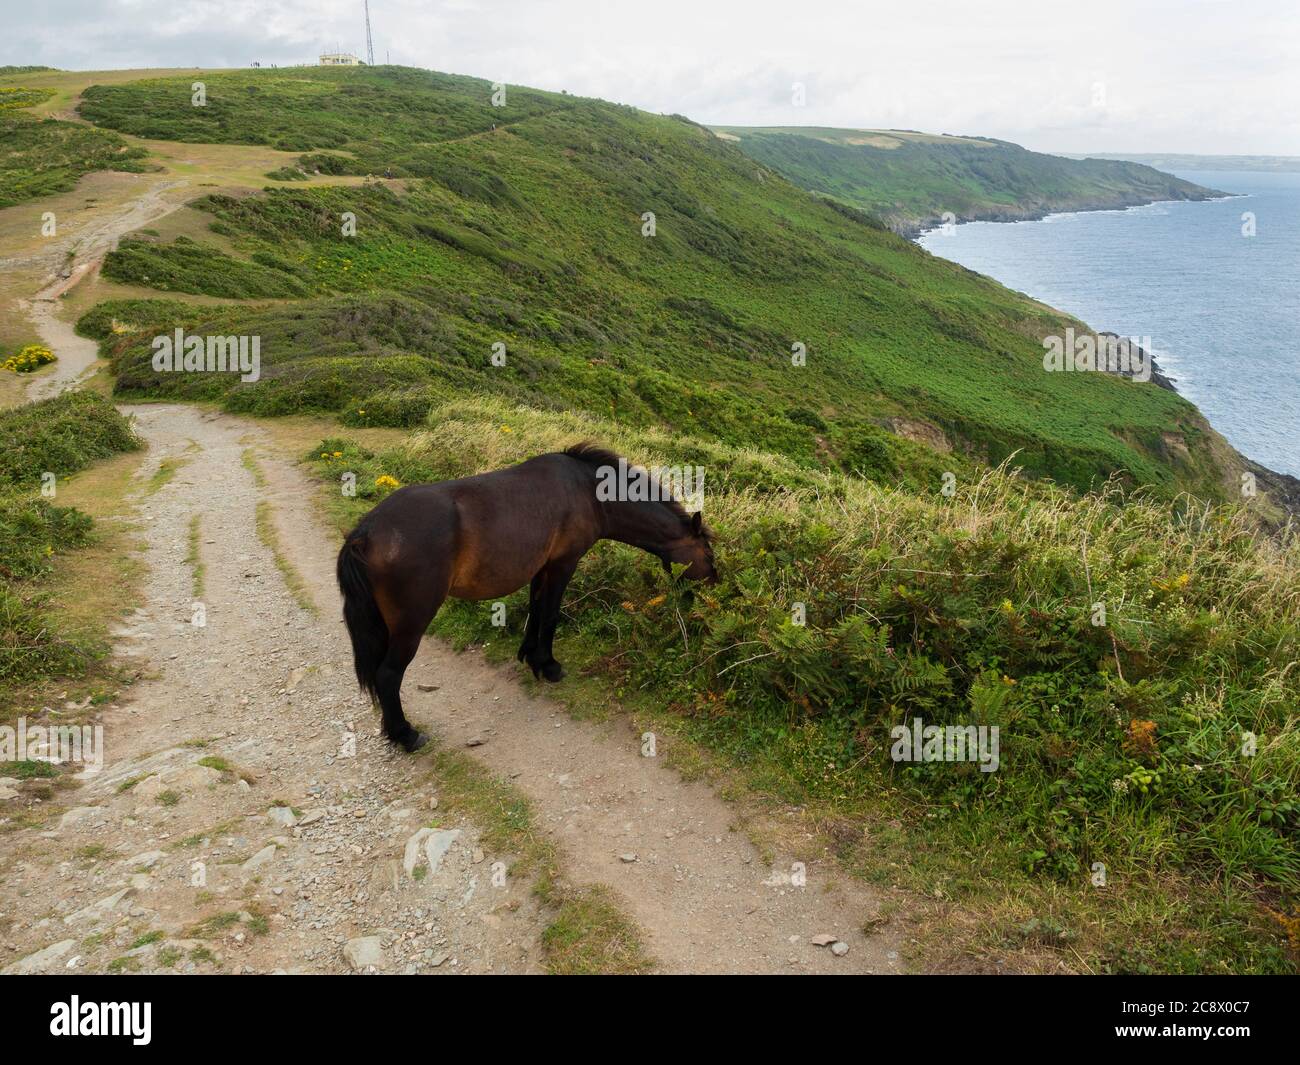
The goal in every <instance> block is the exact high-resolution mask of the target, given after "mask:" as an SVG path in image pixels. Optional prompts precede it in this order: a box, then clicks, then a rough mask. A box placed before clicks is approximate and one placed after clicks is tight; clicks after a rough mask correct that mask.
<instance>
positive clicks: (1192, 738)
mask: <svg viewBox="0 0 1300 1065" xmlns="http://www.w3.org/2000/svg"><path fill="white" fill-rule="evenodd" d="M583 436H597V437H599V438H600V439H601V440H602V441H604V442H607V443H610V444H611V445H613V446H615V447H616V448H619V449H621V450H623V451H624V452H626V453H628V454H629V455H630V456H631V457H632V458H634V459H635V460H638V461H642V462H646V463H660V464H663V465H673V464H681V463H683V462H690V463H699V464H701V465H703V466H705V468H706V471H707V481H706V504H705V514H706V518H707V519H708V521H709V522H710V523H711V524H712V525H713V526H714V527H715V528H716V530H717V532H718V543H717V559H718V568H719V570H720V572H721V575H722V580H721V582H720V583H719V584H718V585H717V586H716V587H711V588H702V587H686V586H681V585H675V584H673V583H671V582H669V581H667V580H666V579H665V577H664V575H663V573H662V570H661V568H660V566H659V564H658V562H657V561H656V560H654V559H652V558H650V557H649V556H645V555H642V554H640V553H639V552H635V551H632V550H631V549H627V548H624V547H622V546H621V545H612V544H602V545H599V546H598V547H597V548H596V549H595V550H594V551H593V552H592V553H591V555H589V556H588V559H587V560H586V561H585V562H584V563H583V565H582V566H581V567H580V568H579V571H578V575H577V577H575V579H574V582H573V584H572V586H571V590H570V592H569V594H568V595H567V597H566V608H565V610H566V616H565V618H564V622H563V628H562V630H561V632H562V636H566V637H572V640H571V642H569V643H568V644H567V646H568V647H570V648H572V647H578V646H581V647H583V648H585V649H587V650H586V652H585V653H586V654H587V660H588V662H589V668H591V669H594V670H597V671H599V672H603V673H608V674H611V675H613V676H616V677H617V678H618V679H619V680H620V682H621V683H622V684H623V686H624V687H627V688H631V689H636V690H645V691H653V692H654V693H655V697H656V700H657V701H662V702H663V703H664V704H665V705H668V706H671V707H673V708H674V709H675V710H676V711H677V712H678V713H680V714H682V715H686V716H688V717H689V718H690V719H691V720H692V721H693V722H694V725H695V727H696V728H697V729H699V730H700V731H701V732H702V733H703V734H705V735H708V736H710V737H711V739H712V741H713V742H714V743H716V744H717V745H718V746H720V747H722V748H725V749H727V750H728V751H729V752H730V753H731V754H733V755H734V756H735V757H736V758H738V759H740V760H741V761H742V762H744V761H746V760H754V759H760V758H763V757H766V756H768V754H769V753H770V752H772V751H782V752H784V753H785V756H786V757H788V758H790V759H791V766H790V768H791V771H792V772H793V773H794V774H795V775H796V777H797V779H798V780H799V782H800V785H801V786H802V787H803V788H804V789H806V793H807V794H808V795H809V796H813V797H822V798H845V797H848V798H861V797H863V796H868V795H871V794H873V793H875V792H878V791H881V790H884V789H891V790H894V789H897V790H899V791H901V794H902V796H903V798H904V804H903V805H904V806H905V807H908V806H910V807H912V808H914V809H918V810H923V811H925V814H924V816H926V817H927V818H930V819H932V820H933V819H939V820H940V821H951V822H953V823H954V825H959V824H961V823H963V822H981V823H985V824H987V823H988V822H990V821H991V822H994V823H996V825H997V826H999V827H998V831H999V833H1000V834H1001V837H1002V839H1003V840H1004V841H1005V845H1006V846H1007V847H1009V848H1012V849H1014V851H1015V852H1016V859H1017V861H1019V862H1020V863H1021V864H1022V865H1023V867H1024V868H1025V870H1026V871H1027V872H1029V873H1032V874H1034V875H1037V876H1042V877H1049V878H1058V879H1061V880H1064V881H1074V882H1078V881H1079V880H1080V878H1086V876H1087V875H1088V870H1089V869H1090V868H1091V866H1092V864H1093V863H1094V862H1101V863H1103V864H1104V865H1105V866H1106V867H1107V868H1109V869H1110V870H1112V871H1113V873H1114V874H1116V875H1118V874H1122V873H1126V872H1127V873H1130V874H1134V873H1137V872H1139V871H1142V870H1148V871H1149V870H1157V871H1158V870H1161V869H1166V870H1178V871H1180V872H1181V873H1185V874H1188V875H1195V876H1203V877H1206V878H1212V877H1216V876H1220V875H1222V876H1226V877H1228V878H1229V879H1236V880H1239V881H1241V882H1243V883H1254V884H1265V885H1273V886H1275V887H1279V888H1284V889H1294V888H1295V887H1297V886H1300V848H1298V847H1297V834H1296V833H1297V827H1298V826H1300V793H1298V792H1297V782H1298V781H1300V732H1298V731H1297V729H1296V727H1295V724H1294V720H1293V718H1294V708H1295V706H1296V705H1297V700H1300V667H1297V663H1298V662H1300V625H1298V620H1300V566H1297V563H1300V545H1298V544H1297V543H1296V542H1295V541H1294V540H1290V541H1287V542H1286V543H1277V542H1274V541H1270V540H1266V539H1262V538H1261V537H1260V535H1259V533H1258V532H1256V531H1255V529H1254V527H1253V523H1252V522H1251V521H1250V519H1249V517H1248V516H1247V515H1244V514H1242V513H1238V512H1233V511H1230V510H1221V509H1214V508H1203V507H1197V506H1194V505H1192V504H1190V503H1187V502H1186V501H1183V502H1181V503H1169V502H1157V501H1142V500H1130V501H1128V502H1127V503H1126V504H1123V505H1121V504H1120V503H1119V501H1118V499H1117V498H1115V497H1113V496H1112V495H1108V494H1102V495H1099V496H1095V497H1086V498H1083V499H1079V498H1074V497H1072V496H1070V495H1069V494H1068V493H1066V492H1063V491H1060V490H1058V489H1055V488H1051V487H1047V486H1042V485H1030V484H1027V483H1026V482H1024V481H1023V480H1021V479H1020V478H1017V477H1016V476H1014V475H1013V474H1012V473H1011V472H1008V471H1006V470H996V471H991V472H987V473H985V474H984V475H982V476H981V477H980V478H979V479H978V480H975V481H970V482H967V483H964V484H961V485H959V487H958V489H957V491H956V494H955V495H954V496H953V497H952V498H951V499H949V498H945V497H944V496H942V495H941V494H940V493H939V492H937V491H936V492H934V493H933V494H932V495H930V496H918V495H917V494H915V493H911V492H905V491H899V490H892V489H883V488H879V487H876V486H874V485H871V484H869V483H866V482H863V481H861V480H858V479H856V478H846V477H841V476H838V475H833V474H825V475H814V474H810V473H808V472H806V471H803V470H800V469H799V468H798V467H794V466H791V465H790V464H788V463H786V462H785V461H784V460H781V459H778V458H775V457H772V456H764V455H761V454H758V453H746V452H737V451H734V450H731V449H726V448H722V447H719V446H717V445H710V444H707V443H703V442H697V441H690V440H681V439H677V440H674V439H671V438H668V437H666V436H663V435H659V434H643V433H638V432H636V431H633V430H629V429H627V428H626V427H620V426H616V425H614V424H612V423H595V422H591V421H584V420H583V419H580V418H576V417H573V416H557V415H548V414H543V413H540V412H537V411H532V410H528V409H525V408H511V407H509V406H508V405H504V404H501V403H499V402H496V401H488V400H482V401H461V402H457V403H452V404H448V405H445V406H443V407H442V408H440V409H438V410H437V411H435V412H434V414H433V415H432V416H431V417H430V422H429V427H428V428H427V429H425V430H424V431H423V432H419V433H416V434H415V435H414V436H413V437H412V438H411V440H410V442H409V444H408V445H406V446H404V447H402V448H400V449H396V450H393V451H389V452H385V453H383V454H379V455H375V454H371V453H369V452H367V451H365V450H363V449H358V448H356V447H355V446H354V445H352V444H350V443H348V442H347V441H345V440H331V441H327V442H325V443H324V444H322V445H321V446H320V447H319V448H317V449H315V450H314V452H313V455H312V458H313V460H314V461H315V462H316V463H317V464H318V466H319V467H320V469H321V472H322V475H324V476H329V477H330V478H331V479H333V478H335V477H337V476H338V475H339V472H340V471H343V470H352V471H355V472H357V473H358V478H357V483H358V488H359V493H358V495H359V499H358V501H357V509H358V510H360V509H363V508H364V507H366V506H368V505H370V504H371V503H372V502H373V501H375V500H376V499H378V498H379V497H380V496H382V494H383V489H382V488H376V487H374V480H375V478H376V477H377V476H379V475H381V474H387V475H390V476H392V477H395V478H396V479H397V480H399V481H400V482H401V483H403V484H407V483H412V482H419V481H423V480H432V479H440V478H445V477H453V476H463V475H467V474H471V473H476V472H481V471H484V470H488V469H495V468H498V467H500V466H502V465H505V464H508V463H510V462H514V461H518V460H521V459H523V458H526V457H528V456H530V455H533V454H537V453H540V452H544V451H547V450H554V449H558V448H561V447H563V446H565V445H567V444H569V443H572V442H573V441H574V440H576V439H579V438H581V437H583ZM322 452H324V453H326V454H327V456H328V457H327V458H323V459H322V458H321V457H320V453H322ZM339 452H341V454H337V455H336V453H339ZM1097 604H1104V607H1105V617H1104V620H1105V624H1104V625H1098V624H1094V621H1095V620H1096V619H1097V617H1098V616H1099V613H1098V608H1097ZM512 606H513V608H512V609H511V610H510V611H509V614H508V616H509V617H510V618H512V619H513V620H512V628H511V629H510V630H509V632H508V634H507V638H513V637H517V636H520V635H521V634H522V625H523V621H524V618H525V616H526V613H527V606H526V598H525V597H524V596H523V595H521V596H517V597H516V599H515V600H514V601H513V604H512ZM800 606H801V609H802V611H803V613H804V615H805V618H806V623H805V624H803V625H798V624H796V623H795V620H794V619H795V613H796V608H798V607H800ZM436 624H438V625H439V626H441V627H442V629H443V631H446V632H449V633H452V634H454V635H457V636H459V637H460V638H461V639H466V640H476V641H481V640H493V639H497V638H499V637H500V635H501V633H500V630H498V629H494V628H493V627H492V624H491V615H490V612H489V611H488V610H486V609H484V608H483V607H482V606H481V605H479V604H454V605H451V606H449V607H447V608H444V616H443V618H442V620H441V621H440V622H437V623H436ZM914 717H920V718H922V719H923V720H924V722H925V723H926V724H938V725H944V724H963V725H964V724H973V725H988V726H997V727H998V728H999V730H1000V736H1001V741H1000V743H1001V767H1000V768H999V769H998V771H997V772H994V773H982V772H980V771H979V768H978V766H977V765H975V764H954V763H946V762H945V763H922V764H895V763H894V762H893V761H892V760H891V758H890V754H889V751H890V745H891V740H890V728H891V727H892V726H895V725H900V724H908V723H910V721H911V720H912V719H913V718H914ZM1252 737H1253V740H1252ZM1252 743H1253V744H1254V747H1253V754H1252V753H1243V752H1244V751H1250V750H1252V747H1251V744H1252Z"/></svg>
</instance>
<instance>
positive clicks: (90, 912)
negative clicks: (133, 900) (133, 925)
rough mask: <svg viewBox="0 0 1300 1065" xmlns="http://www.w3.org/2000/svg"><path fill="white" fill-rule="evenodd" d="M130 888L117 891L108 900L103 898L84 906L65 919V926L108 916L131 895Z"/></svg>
mask: <svg viewBox="0 0 1300 1065" xmlns="http://www.w3.org/2000/svg"><path fill="white" fill-rule="evenodd" d="M130 891H131V889H130V888H129V887H124V888H122V890H121V891H115V892H113V894H111V895H109V896H108V897H107V898H102V899H100V900H99V901H98V902H92V903H91V904H90V905H89V906H83V907H82V908H81V909H79V910H77V911H76V912H75V913H70V914H68V916H67V917H65V918H63V923H64V924H75V923H76V922H78V921H95V920H99V919H100V918H102V917H105V916H107V915H108V914H109V913H111V912H112V911H113V909H114V908H115V907H116V906H117V904H118V903H119V902H121V901H122V900H123V899H124V898H126V896H127V895H128V894H129V893H130Z"/></svg>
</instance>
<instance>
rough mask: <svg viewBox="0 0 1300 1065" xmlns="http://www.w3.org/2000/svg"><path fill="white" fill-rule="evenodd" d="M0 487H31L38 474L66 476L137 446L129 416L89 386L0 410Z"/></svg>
mask: <svg viewBox="0 0 1300 1065" xmlns="http://www.w3.org/2000/svg"><path fill="white" fill-rule="evenodd" d="M0 441H3V446H2V447H0V490H6V489H17V490H20V491H30V492H37V491H39V490H40V488H41V476H42V474H45V473H53V474H55V475H56V476H60V477H62V476H66V475H67V474H70V473H76V472H77V471H78V470H83V469H85V468H86V467H87V466H89V465H90V464H91V463H92V462H95V461H96V460H98V459H103V458H108V457H109V456H110V455H116V454H119V453H120V452H123V451H133V450H135V449H136V448H138V447H140V442H139V440H138V439H137V438H136V435H135V432H134V430H132V428H131V423H130V421H129V420H128V419H127V418H125V417H123V416H122V415H121V414H119V413H118V412H117V410H116V408H114V406H113V404H112V403H111V402H110V401H109V400H107V399H105V398H104V397H103V396H100V395H97V394H96V393H94V392H64V393H62V394H61V395H59V396H57V397H55V398H53V399H45V400H41V401H39V402H37V403H27V404H24V405H23V406H21V407H12V408H9V409H7V410H0Z"/></svg>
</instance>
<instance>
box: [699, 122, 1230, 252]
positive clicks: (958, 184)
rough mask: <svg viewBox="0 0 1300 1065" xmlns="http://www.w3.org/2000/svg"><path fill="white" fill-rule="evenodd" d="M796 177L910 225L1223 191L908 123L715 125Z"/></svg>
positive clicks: (893, 223) (900, 225) (897, 224)
mask: <svg viewBox="0 0 1300 1065" xmlns="http://www.w3.org/2000/svg"><path fill="white" fill-rule="evenodd" d="M714 129H715V132H717V134H718V135H719V136H720V137H724V138H726V139H728V140H730V141H733V142H734V143H735V144H737V145H738V146H739V147H740V148H741V150H742V151H744V152H745V153H746V154H748V155H750V156H752V157H753V158H754V159H756V160H758V161H759V162H760V163H763V164H764V165H765V166H770V167H772V168H773V169H775V170H779V171H780V172H781V173H783V174H785V175H786V176H787V177H788V178H790V179H791V180H792V181H794V182H795V183H796V184H798V185H801V186H802V187H804V188H806V189H809V190H811V191H813V192H819V193H822V194H824V195H827V196H834V197H835V198H836V199H839V200H842V201H844V202H845V203H848V204H852V205H853V206H854V207H859V208H861V209H862V210H864V211H867V212H869V213H871V214H874V215H876V216H877V217H879V218H882V219H884V220H885V222H886V223H887V224H888V225H889V226H890V227H891V228H893V229H895V230H897V231H899V232H903V233H914V232H916V231H917V230H919V229H924V228H926V227H927V226H932V225H937V224H939V223H940V222H941V221H943V216H944V214H945V213H951V214H953V215H955V216H956V219H957V221H959V222H965V221H971V220H974V219H983V220H987V221H1012V220H1015V219H1019V218H1040V217H1042V216H1043V215H1044V214H1048V213H1050V212H1052V211H1081V210H1090V209H1094V208H1113V207H1129V206H1133V205H1136V204H1142V203H1151V202H1153V201H1156V200H1199V199H1205V198H1206V197H1208V196H1214V195H1221V193H1216V192H1214V191H1213V190H1211V189H1204V188H1201V186H1199V185H1194V184H1192V183H1191V182H1190V181H1183V180H1181V179H1179V178H1176V177H1172V176H1171V175H1169V174H1163V173H1161V172H1160V171H1158V170H1154V169H1152V168H1151V167H1149V166H1144V165H1141V164H1139V163H1131V162H1121V161H1117V160H1102V159H1066V158H1063V157H1061V156H1057V155H1044V154H1042V153H1040V152H1031V151H1028V150H1026V149H1024V148H1021V147H1020V146H1019V145H1017V144H1010V143H1008V142H1006V141H997V140H988V139H983V138H976V137H948V136H934V135H931V134H921V133H915V132H913V131H909V130H857V129H822V128H817V127H800V126H791V127H779V126H756V127H750V126H717V127H714Z"/></svg>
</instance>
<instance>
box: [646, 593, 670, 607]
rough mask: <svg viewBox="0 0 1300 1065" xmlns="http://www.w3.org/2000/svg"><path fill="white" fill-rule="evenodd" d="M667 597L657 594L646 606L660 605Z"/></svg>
mask: <svg viewBox="0 0 1300 1065" xmlns="http://www.w3.org/2000/svg"><path fill="white" fill-rule="evenodd" d="M665 598H666V597H665V596H662V595H656V596H655V597H654V598H653V599H651V600H649V601H648V602H647V603H646V606H658V605H659V604H660V603H662V602H663V601H664V599H665Z"/></svg>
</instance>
